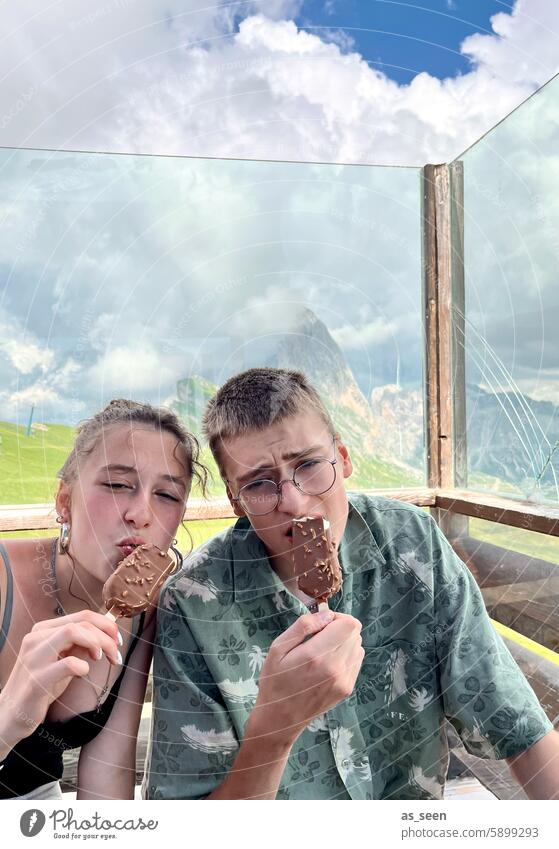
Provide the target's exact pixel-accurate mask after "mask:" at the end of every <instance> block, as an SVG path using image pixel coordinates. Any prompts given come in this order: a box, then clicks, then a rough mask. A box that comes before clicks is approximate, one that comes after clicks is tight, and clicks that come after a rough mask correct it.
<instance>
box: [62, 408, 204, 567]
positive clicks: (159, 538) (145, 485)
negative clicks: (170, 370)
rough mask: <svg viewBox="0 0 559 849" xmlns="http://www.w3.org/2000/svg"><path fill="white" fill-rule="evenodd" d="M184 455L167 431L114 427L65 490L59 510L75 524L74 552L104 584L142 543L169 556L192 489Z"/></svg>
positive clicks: (72, 539)
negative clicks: (169, 550) (156, 548)
mask: <svg viewBox="0 0 559 849" xmlns="http://www.w3.org/2000/svg"><path fill="white" fill-rule="evenodd" d="M186 468H187V464H186V457H185V452H184V449H183V448H182V447H180V446H179V445H177V438H176V436H173V434H171V433H169V432H168V431H165V430H157V429H155V428H150V427H147V426H143V425H137V424H122V425H112V426H111V427H108V428H107V429H106V430H105V431H104V433H103V435H102V437H101V438H100V440H99V442H98V444H97V446H96V447H95V449H94V450H93V452H92V453H91V454H90V455H89V456H88V457H87V458H86V459H85V460H84V461H82V463H81V465H80V467H79V469H78V477H77V480H76V481H75V482H74V483H73V484H72V486H71V488H68V486H67V485H65V484H61V487H60V491H59V493H58V497H57V508H58V512H59V514H60V515H61V516H62V518H63V520H64V521H69V522H70V524H71V537H70V548H69V551H70V554H71V555H72V556H73V557H74V558H75V559H76V560H77V561H78V562H79V563H81V564H82V565H83V566H84V567H85V568H86V569H87V571H88V572H89V573H90V574H91V575H92V576H93V577H95V578H97V579H98V580H99V581H101V582H104V581H105V580H106V579H107V578H108V577H109V575H110V574H111V572H112V571H113V569H114V567H115V566H116V565H117V563H119V562H120V561H121V560H122V559H123V558H124V557H126V556H127V555H128V554H130V553H131V552H132V551H133V549H134V548H135V547H136V546H137V545H142V544H143V543H146V542H149V543H153V544H155V545H156V546H158V548H161V549H162V550H163V551H166V550H167V549H168V548H169V546H170V545H171V544H172V542H173V538H174V536H175V533H176V530H177V527H178V525H179V523H180V521H181V519H182V516H183V514H184V509H185V505H186V499H187V497H188V493H189V490H190V483H191V481H190V479H189V477H188V475H187V471H186Z"/></svg>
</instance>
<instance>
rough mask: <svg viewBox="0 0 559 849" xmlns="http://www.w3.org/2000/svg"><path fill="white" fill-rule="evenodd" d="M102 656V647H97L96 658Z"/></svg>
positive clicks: (99, 658)
mask: <svg viewBox="0 0 559 849" xmlns="http://www.w3.org/2000/svg"><path fill="white" fill-rule="evenodd" d="M102 657H103V649H102V648H98V649H97V660H101V658H102Z"/></svg>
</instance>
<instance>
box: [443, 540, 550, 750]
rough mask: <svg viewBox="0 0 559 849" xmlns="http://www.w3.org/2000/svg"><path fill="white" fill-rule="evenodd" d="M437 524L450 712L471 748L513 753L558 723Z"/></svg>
mask: <svg viewBox="0 0 559 849" xmlns="http://www.w3.org/2000/svg"><path fill="white" fill-rule="evenodd" d="M432 527H433V568H434V574H435V583H434V606H435V632H434V633H435V641H436V648H437V661H438V666H439V680H440V686H441V693H442V698H443V703H444V711H445V714H446V716H447V718H448V719H449V720H450V722H451V723H452V725H453V726H454V728H455V729H456V731H457V732H458V734H459V735H460V737H461V739H462V742H463V744H464V746H465V748H466V749H467V750H468V752H470V753H471V754H473V755H476V756H478V757H483V758H494V759H499V758H509V757H512V756H513V755H516V754H519V753H520V752H523V751H524V750H525V749H528V748H529V747H530V746H533V745H534V743H536V742H537V741H538V740H540V739H541V738H542V737H543V736H544V735H545V734H547V733H548V732H549V731H551V730H552V729H553V725H552V724H551V722H550V721H549V719H548V718H547V716H546V714H545V712H544V711H543V709H542V707H541V706H540V704H539V702H538V699H537V697H536V694H535V693H534V691H533V689H532V688H531V687H530V685H529V684H528V681H527V680H526V678H525V677H524V675H523V673H522V672H521V670H520V668H519V667H518V665H517V664H516V662H515V660H514V659H513V657H512V655H511V654H510V652H509V650H508V648H507V647H506V645H505V643H504V641H503V640H502V638H501V637H500V635H499V634H498V633H497V631H496V630H495V628H494V627H493V624H492V622H491V620H490V618H489V615H488V613H487V611H486V608H485V604H484V601H483V598H482V595H481V591H480V589H479V587H478V585H477V583H476V581H475V579H474V577H473V575H472V574H471V572H470V570H469V569H468V567H467V566H466V565H465V564H464V563H463V562H462V561H461V560H460V559H459V557H458V556H457V555H456V554H455V552H454V550H453V549H452V547H451V546H450V544H449V543H448V541H447V540H446V538H445V537H444V535H443V534H442V533H441V532H440V530H439V529H438V527H437V526H436V525H435V524H434V523H433V525H432Z"/></svg>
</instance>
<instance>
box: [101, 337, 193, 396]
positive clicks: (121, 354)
mask: <svg viewBox="0 0 559 849" xmlns="http://www.w3.org/2000/svg"><path fill="white" fill-rule="evenodd" d="M176 377H177V373H176V372H175V371H173V370H172V369H171V367H170V365H169V364H168V363H166V362H165V361H163V360H162V358H161V356H160V354H159V353H158V352H157V351H156V350H154V349H153V348H150V347H149V344H143V343H142V341H141V340H138V344H137V346H134V347H124V346H120V347H116V348H112V349H110V350H107V351H106V352H105V353H104V354H103V355H102V356H101V357H100V358H99V359H98V360H97V362H96V363H95V364H94V365H93V366H91V368H90V369H89V370H88V379H89V380H91V381H92V382H93V384H94V385H95V386H98V387H100V388H101V390H102V392H103V394H104V395H107V396H108V395H111V394H119V393H120V394H123V395H125V396H128V397H133V396H137V395H140V394H141V393H153V392H154V391H157V390H158V389H159V388H162V389H164V390H165V391H166V390H167V389H168V385H169V383H173V382H174V380H176Z"/></svg>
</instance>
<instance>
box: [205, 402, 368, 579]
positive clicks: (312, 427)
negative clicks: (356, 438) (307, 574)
mask: <svg viewBox="0 0 559 849" xmlns="http://www.w3.org/2000/svg"><path fill="white" fill-rule="evenodd" d="M321 457H323V458H327V459H329V460H333V459H334V458H335V459H336V461H337V462H336V465H335V467H334V468H335V470H336V480H335V481H334V485H333V486H332V488H331V489H329V490H328V491H327V492H324V493H323V494H322V495H307V494H305V493H304V492H301V491H300V490H299V489H297V487H295V486H294V485H293V483H291V479H292V477H293V472H294V470H295V469H296V468H297V466H299V465H300V464H301V463H303V462H306V461H308V460H312V459H315V458H321ZM221 459H222V466H223V469H224V471H225V474H226V478H227V494H228V496H229V498H230V499H231V497H232V496H233V497H236V496H238V494H239V490H240V489H241V487H242V486H244V485H246V484H247V483H253V482H254V481H257V480H262V479H267V480H273V481H275V482H276V483H279V482H280V481H286V480H287V481H289V482H287V483H284V484H283V486H282V497H281V499H280V501H279V504H278V505H277V507H276V508H275V509H274V510H272V512H270V513H266V514H265V515H263V516H254V515H248V514H247V513H246V512H245V511H244V509H243V507H242V506H241V504H240V503H239V502H238V501H231V503H232V506H233V509H234V510H235V514H236V515H237V516H245V515H248V518H249V520H250V523H251V525H252V527H253V528H254V530H255V532H256V534H257V535H258V536H259V537H260V539H261V540H262V542H263V543H264V546H265V547H266V550H267V552H268V555H269V556H270V558H271V559H272V563H273V565H274V566H275V567H276V568H277V567H278V566H280V565H281V566H283V570H282V571H285V570H286V568H287V567H291V522H292V520H293V519H295V518H297V517H300V516H307V515H309V514H319V515H321V516H323V517H324V518H327V519H328V520H329V521H330V526H331V532H332V538H333V539H334V541H335V542H336V544H338V543H339V541H340V539H341V538H342V536H343V533H344V530H345V526H346V522H347V513H348V501H347V495H346V491H345V488H344V478H347V477H349V476H350V475H351V473H352V471H353V469H352V465H351V460H350V457H349V453H348V450H347V448H346V447H345V445H343V444H342V443H341V442H340V441H339V440H336V441H335V442H334V441H333V439H332V436H331V434H330V432H329V431H328V428H327V427H326V425H325V424H324V423H323V422H322V420H321V419H320V417H319V416H318V415H317V413H315V412H310V413H298V414H297V415H295V416H292V417H290V418H287V419H284V420H283V421H282V422H281V423H279V424H275V425H272V426H271V427H268V428H266V429H265V430H254V431H251V432H250V433H246V434H243V435H242V436H238V437H235V438H233V439H228V440H225V441H224V442H223V443H222V445H221Z"/></svg>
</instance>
